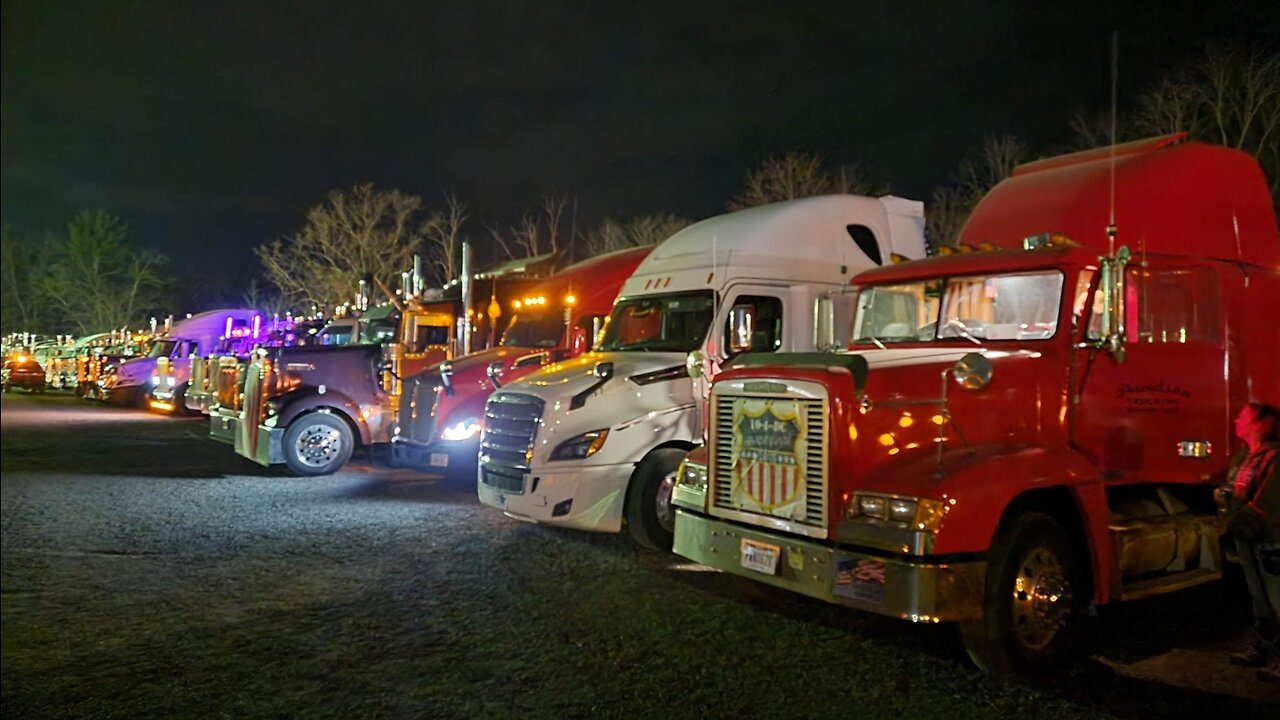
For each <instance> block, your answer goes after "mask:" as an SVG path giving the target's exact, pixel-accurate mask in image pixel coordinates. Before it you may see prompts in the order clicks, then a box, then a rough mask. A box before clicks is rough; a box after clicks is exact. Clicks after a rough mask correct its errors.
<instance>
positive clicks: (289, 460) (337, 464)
mask: <svg viewBox="0 0 1280 720" xmlns="http://www.w3.org/2000/svg"><path fill="white" fill-rule="evenodd" d="M281 444H282V446H283V447H282V449H283V450H284V462H285V464H286V465H288V466H289V469H290V470H292V471H293V473H294V474H295V475H304V476H308V477H315V476H319V475H332V474H333V473H335V472H337V471H338V470H340V469H341V468H342V466H343V465H346V464H347V461H348V460H350V459H351V451H352V450H354V449H355V435H354V434H353V433H352V432H351V426H350V425H347V423H346V421H345V420H343V419H342V418H340V417H337V416H336V415H334V414H333V413H327V412H312V413H307V414H306V415H303V416H301V417H299V418H296V419H295V420H294V421H293V422H292V423H291V424H290V425H289V429H288V430H285V432H284V441H283V443H281Z"/></svg>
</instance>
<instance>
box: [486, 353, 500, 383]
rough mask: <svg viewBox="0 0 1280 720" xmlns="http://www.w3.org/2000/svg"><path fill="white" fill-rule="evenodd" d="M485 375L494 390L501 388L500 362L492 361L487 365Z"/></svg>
mask: <svg viewBox="0 0 1280 720" xmlns="http://www.w3.org/2000/svg"><path fill="white" fill-rule="evenodd" d="M485 375H487V376H488V377H489V382H491V383H493V389H494V390H497V389H498V388H501V387H502V361H501V360H494V361H493V362H491V363H489V367H488V369H486V370H485Z"/></svg>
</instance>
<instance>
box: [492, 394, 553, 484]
mask: <svg viewBox="0 0 1280 720" xmlns="http://www.w3.org/2000/svg"><path fill="white" fill-rule="evenodd" d="M542 409H543V403H542V401H541V400H539V399H538V398H536V397H533V396H530V395H521V394H519V393H507V392H496V393H494V394H493V395H491V396H490V397H489V402H488V403H486V404H485V411H484V416H485V421H484V429H483V430H482V431H481V433H480V482H482V483H484V484H486V485H489V486H491V487H495V488H497V489H499V490H503V491H506V492H511V493H522V492H524V478H525V475H526V474H527V473H528V472H529V456H530V453H532V451H533V441H534V437H535V436H536V435H537V431H538V425H539V424H540V423H541V422H542Z"/></svg>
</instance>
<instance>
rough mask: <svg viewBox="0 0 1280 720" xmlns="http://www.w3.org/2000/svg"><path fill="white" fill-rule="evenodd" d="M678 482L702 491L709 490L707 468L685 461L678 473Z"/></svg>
mask: <svg viewBox="0 0 1280 720" xmlns="http://www.w3.org/2000/svg"><path fill="white" fill-rule="evenodd" d="M676 482H678V483H680V484H681V485H688V486H690V487H694V488H698V489H701V490H706V489H707V466H706V465H700V464H698V463H692V462H689V461H688V460H684V461H682V462H681V463H680V469H679V470H677V471H676Z"/></svg>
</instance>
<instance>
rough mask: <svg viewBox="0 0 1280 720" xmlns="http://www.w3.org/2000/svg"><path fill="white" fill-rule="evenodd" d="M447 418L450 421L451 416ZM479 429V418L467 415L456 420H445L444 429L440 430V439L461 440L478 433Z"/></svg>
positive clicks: (448, 440) (468, 438)
mask: <svg viewBox="0 0 1280 720" xmlns="http://www.w3.org/2000/svg"><path fill="white" fill-rule="evenodd" d="M449 420H451V421H452V420H453V418H449ZM480 429H481V425H480V418H475V417H469V418H465V419H463V420H458V421H457V422H447V423H445V426H444V429H443V430H441V431H440V439H441V440H445V441H447V442H462V441H464V440H470V439H471V438H474V437H476V436H477V435H479V434H480Z"/></svg>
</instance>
